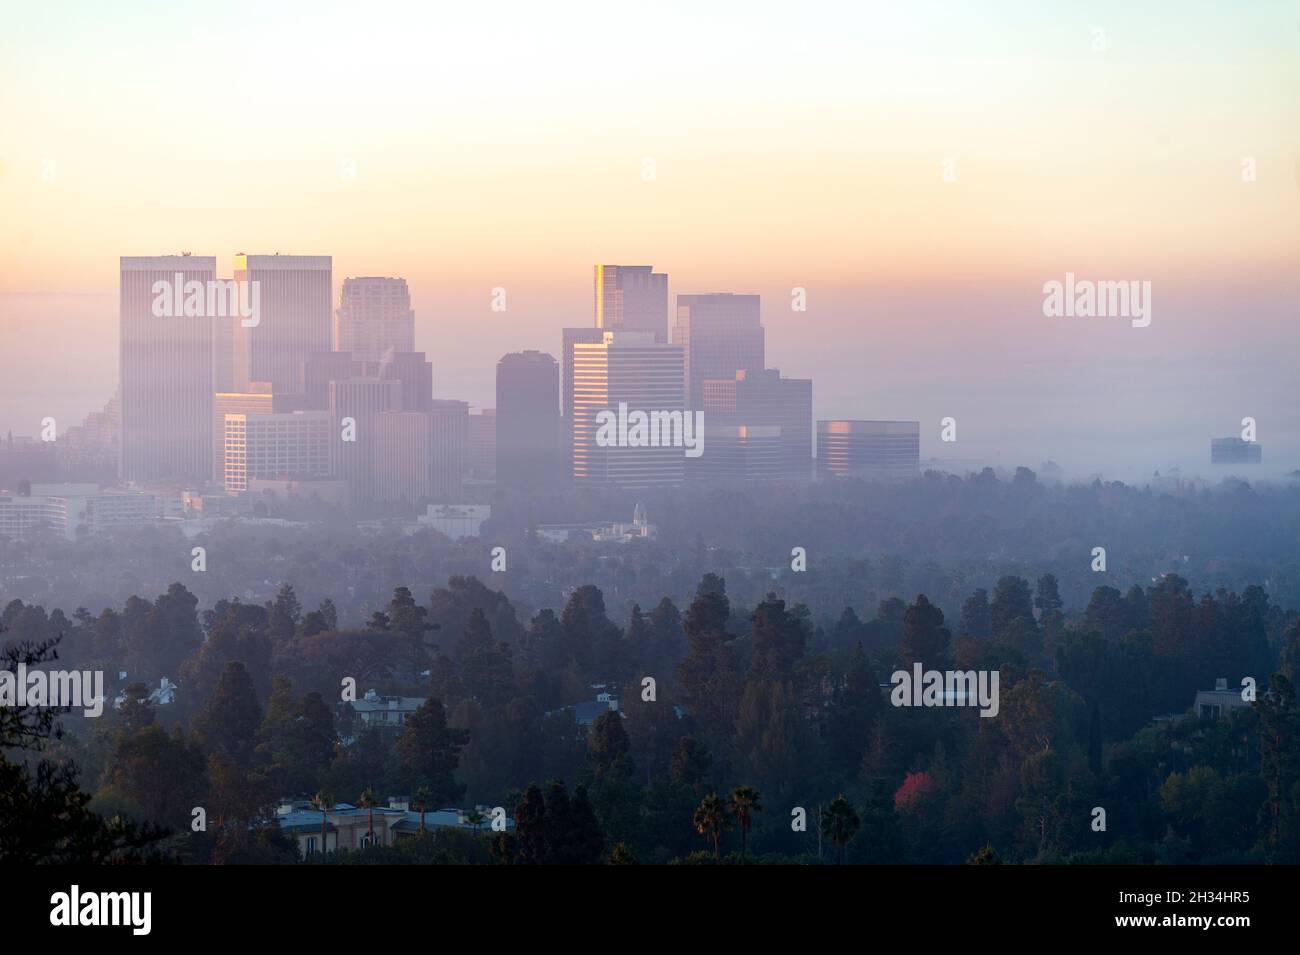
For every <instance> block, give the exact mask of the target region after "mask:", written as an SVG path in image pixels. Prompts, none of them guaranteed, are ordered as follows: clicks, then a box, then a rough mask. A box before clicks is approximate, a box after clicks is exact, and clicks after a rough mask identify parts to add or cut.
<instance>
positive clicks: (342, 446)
mask: <svg viewBox="0 0 1300 955" xmlns="http://www.w3.org/2000/svg"><path fill="white" fill-rule="evenodd" d="M400 403H401V385H400V384H399V383H398V382H396V381H384V380H382V379H379V378H347V379H344V380H343V381H333V382H330V426H331V428H332V429H333V430H332V432H331V438H330V447H331V448H332V452H331V464H332V468H331V471H332V473H333V474H334V476H335V477H338V478H340V479H342V480H344V481H347V483H348V499H349V500H350V501H351V502H352V503H353V504H369V503H370V502H372V501H374V500H375V431H376V428H375V418H376V416H378V415H380V414H382V413H383V412H385V411H396V410H398V409H399V407H400ZM345 418H348V419H351V420H350V422H346V423H345V421H344V419H345ZM349 425H350V428H349ZM345 428H348V429H349V430H346V431H345ZM349 437H350V438H351V440H348V438H349Z"/></svg>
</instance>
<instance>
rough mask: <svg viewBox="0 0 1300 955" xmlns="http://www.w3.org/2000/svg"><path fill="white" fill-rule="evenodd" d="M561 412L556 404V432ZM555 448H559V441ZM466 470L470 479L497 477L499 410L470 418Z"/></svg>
mask: <svg viewBox="0 0 1300 955" xmlns="http://www.w3.org/2000/svg"><path fill="white" fill-rule="evenodd" d="M558 396H559V387H558V386H557V387H556V397H557V398H558ZM559 422H560V411H559V403H558V401H557V402H556V410H555V424H556V432H557V433H558V431H559ZM555 447H556V448H557V449H558V448H559V442H558V441H557V442H556V444H555ZM466 470H467V473H468V474H469V476H470V477H474V478H477V479H479V480H490V479H492V478H495V477H496V473H497V410H496V409H495V408H483V409H482V410H480V411H478V412H476V413H473V414H471V415H470V416H469V459H468V460H467V461H466Z"/></svg>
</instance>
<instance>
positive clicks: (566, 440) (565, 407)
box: [497, 327, 605, 480]
mask: <svg viewBox="0 0 1300 955" xmlns="http://www.w3.org/2000/svg"><path fill="white" fill-rule="evenodd" d="M561 338H562V343H561V346H560V398H561V402H560V419H561V421H560V433H561V435H562V438H561V450H560V466H561V468H562V469H563V471H564V477H565V479H566V480H567V479H569V478H571V477H572V476H573V439H572V435H573V388H574V384H573V374H574V372H573V358H574V349H575V348H576V347H577V346H578V345H580V344H597V343H599V342H602V341H604V340H605V333H604V331H602V330H601V329H599V328H594V327H592V328H566V329H564V330H563V331H562V332H561ZM497 410H498V411H500V410H501V399H500V398H498V399H497ZM498 470H499V469H498Z"/></svg>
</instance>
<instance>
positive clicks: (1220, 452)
mask: <svg viewBox="0 0 1300 955" xmlns="http://www.w3.org/2000/svg"><path fill="white" fill-rule="evenodd" d="M1262 460H1264V447H1263V445H1261V444H1258V443H1256V442H1254V441H1243V440H1241V438H1211V439H1210V463H1211V464H1259V463H1260V462H1261V461H1262Z"/></svg>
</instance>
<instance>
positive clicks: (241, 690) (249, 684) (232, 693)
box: [194, 660, 262, 769]
mask: <svg viewBox="0 0 1300 955" xmlns="http://www.w3.org/2000/svg"><path fill="white" fill-rule="evenodd" d="M261 725H262V708H261V706H259V705H258V702H257V692H256V691H255V690H254V689H253V679H252V677H250V676H249V675H248V671H247V670H246V669H245V668H244V665H243V664H242V663H240V662H239V661H237V660H236V661H234V662H231V663H228V664H227V665H226V669H225V672H224V673H222V674H221V680H220V681H219V682H218V683H217V688H216V690H214V691H213V694H212V696H211V697H209V698H208V701H207V703H206V704H205V705H204V707H203V711H202V712H201V713H199V715H198V716H197V717H195V719H194V731H195V733H196V734H197V736H198V738H199V742H201V743H202V744H203V747H204V749H206V750H207V751H208V752H210V753H224V754H225V755H227V756H229V757H230V758H231V759H233V760H234V761H235V763H236V764H237V765H239V766H240V767H241V768H244V769H248V768H249V767H250V766H252V763H253V753H254V751H255V749H256V748H257V736H258V731H259V729H260V728H261Z"/></svg>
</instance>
